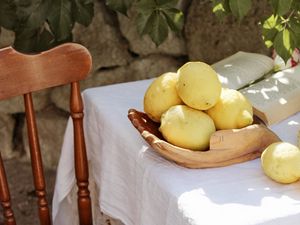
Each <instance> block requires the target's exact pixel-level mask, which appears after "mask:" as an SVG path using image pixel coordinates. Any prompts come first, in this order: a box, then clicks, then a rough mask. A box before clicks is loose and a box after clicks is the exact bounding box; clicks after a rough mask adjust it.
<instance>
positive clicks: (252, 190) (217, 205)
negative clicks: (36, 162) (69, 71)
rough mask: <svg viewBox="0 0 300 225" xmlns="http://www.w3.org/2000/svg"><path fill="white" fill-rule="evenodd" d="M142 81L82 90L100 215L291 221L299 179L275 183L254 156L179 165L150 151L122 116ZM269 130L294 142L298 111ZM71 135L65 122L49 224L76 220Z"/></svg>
mask: <svg viewBox="0 0 300 225" xmlns="http://www.w3.org/2000/svg"><path fill="white" fill-rule="evenodd" d="M150 82H151V80H143V81H137V82H129V83H122V84H116V85H111V86H105V87H99V88H91V89H87V90H85V91H84V92H83V98H84V104H85V135H86V145H87V150H88V152H87V153H88V159H89V162H90V176H91V179H92V180H93V182H92V186H91V192H92V197H94V196H97V197H94V198H93V200H95V201H96V202H97V203H99V205H100V208H101V210H102V211H103V212H104V213H106V214H108V215H110V216H112V217H115V218H118V219H120V220H122V221H123V223H124V224H125V225H219V224H225V225H227V224H228V225H235V224H236V225H246V224H247V225H250V224H251V225H253V224H264V225H271V224H273V225H299V223H300V182H296V183H294V184H289V185H283V184H278V183H276V182H274V181H272V180H270V179H269V178H268V177H266V176H265V175H264V174H263V171H262V169H261V166H260V159H256V160H252V161H249V162H245V163H240V164H235V165H232V166H227V167H222V168H212V169H187V168H183V167H180V166H178V165H176V164H175V163H173V162H170V161H167V160H165V159H164V158H162V157H161V156H160V155H158V154H157V153H156V152H154V151H153V150H152V149H151V147H149V146H148V144H147V143H146V142H145V141H144V140H143V139H142V138H141V137H140V136H139V133H138V132H137V131H136V130H135V129H134V128H133V126H132V125H131V123H130V121H129V120H128V119H127V111H128V109H129V108H135V109H138V110H142V104H143V95H144V93H145V90H146V89H147V87H148V85H149V84H150ZM271 129H272V130H273V131H274V132H276V133H277V134H278V135H279V136H280V137H281V138H282V140H284V141H288V142H290V143H293V144H296V142H297V132H298V130H300V113H298V114H296V115H293V116H291V117H290V118H288V119H286V120H284V121H283V122H281V123H280V124H277V125H273V126H272V127H271ZM72 140H73V139H72V124H71V123H70V121H69V123H68V126H67V129H66V133H65V138H64V144H63V148H62V153H61V158H60V162H59V166H58V173H57V180H56V186H55V193H54V198H53V219H54V224H55V225H61V224H64V225H65V224H72V225H73V224H78V222H77V215H76V199H74V198H75V197H74V195H72V192H73V191H72V190H73V189H74V187H75V175H74V170H73V161H72V160H73V144H72ZM94 193H98V195H94ZM95 198H96V199H95ZM97 214H99V209H95V208H94V215H97ZM95 224H97V222H96V223H95Z"/></svg>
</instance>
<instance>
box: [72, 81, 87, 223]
mask: <svg viewBox="0 0 300 225" xmlns="http://www.w3.org/2000/svg"><path fill="white" fill-rule="evenodd" d="M70 108H71V116H72V119H73V126H74V141H75V142H74V151H75V153H74V157H75V160H74V161H75V174H76V179H77V186H78V193H77V194H78V211H79V221H80V225H92V207H91V198H90V191H89V189H88V185H89V173H88V161H87V155H86V148H85V141H84V131H83V104H82V98H81V93H80V88H79V83H78V82H73V83H72V84H71V99H70Z"/></svg>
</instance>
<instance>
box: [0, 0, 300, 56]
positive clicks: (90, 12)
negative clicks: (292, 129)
mask: <svg viewBox="0 0 300 225" xmlns="http://www.w3.org/2000/svg"><path fill="white" fill-rule="evenodd" d="M93 1H94V0H0V27H4V28H6V29H8V30H12V31H14V32H15V34H16V38H15V42H14V47H15V48H16V49H18V50H19V51H23V52H38V51H42V50H45V49H49V48H51V47H53V46H55V45H57V44H60V43H63V42H67V41H71V40H72V29H73V27H74V24H75V23H80V24H82V25H84V26H88V25H89V24H90V23H91V21H92V18H93V16H94V9H93V8H94V6H93V5H94V4H93ZM105 1H106V4H107V5H108V6H109V7H110V8H111V9H113V10H115V11H117V12H120V13H122V14H124V15H127V12H128V10H129V8H133V9H134V10H136V12H137V17H136V21H135V22H136V26H137V30H138V32H139V33H140V34H141V35H149V36H150V38H151V39H152V40H153V42H154V43H155V44H156V45H160V44H161V43H163V42H164V41H165V40H166V38H167V37H168V33H169V31H173V32H176V33H178V34H180V33H181V31H182V28H183V24H184V15H183V12H182V11H181V10H180V9H178V7H177V5H178V1H179V0H105ZM198 1H201V0H198ZM264 1H267V2H268V3H269V5H270V6H271V7H272V9H273V11H272V13H271V15H269V17H268V18H267V19H264V20H263V21H262V22H261V28H262V34H263V37H262V38H263V40H264V42H265V44H266V46H267V47H273V48H274V49H275V50H276V52H277V53H278V54H279V55H280V56H281V57H282V58H283V59H284V60H285V61H287V60H288V59H289V58H290V56H291V54H292V52H293V50H294V49H295V48H300V1H299V0H264ZM211 3H212V11H213V12H214V13H215V14H216V16H217V17H219V18H223V17H224V16H227V15H230V14H231V15H233V16H234V17H236V18H238V20H240V21H241V20H242V19H243V17H244V16H246V15H247V13H248V12H249V10H250V9H251V8H252V6H253V2H252V0H211Z"/></svg>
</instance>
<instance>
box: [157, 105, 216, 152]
mask: <svg viewBox="0 0 300 225" xmlns="http://www.w3.org/2000/svg"><path fill="white" fill-rule="evenodd" d="M159 131H160V132H161V133H162V135H163V136H164V138H165V139H166V140H167V141H168V142H169V143H171V144H173V145H176V146H179V147H182V148H188V149H191V150H207V149H208V147H209V139H210V136H211V135H212V133H214V132H215V131H216V129H215V125H214V122H213V120H212V119H211V118H210V117H209V116H208V115H207V114H206V113H204V112H202V111H199V110H196V109H193V108H190V107H188V106H186V105H176V106H172V107H171V108H170V109H168V110H167V111H166V112H165V113H164V114H163V115H162V117H161V126H160V128H159Z"/></svg>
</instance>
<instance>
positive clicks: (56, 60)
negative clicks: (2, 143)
mask: <svg viewBox="0 0 300 225" xmlns="http://www.w3.org/2000/svg"><path fill="white" fill-rule="evenodd" d="M91 64H92V60H91V56H90V54H89V52H88V50H87V49H86V48H84V47H83V46H81V45H79V44H74V43H67V44H63V45H61V46H58V47H56V48H53V49H51V50H49V51H45V52H42V53H40V54H36V55H25V54H21V53H19V52H17V51H15V50H14V49H12V48H11V47H9V48H5V49H2V50H0V100H1V99H7V98H10V97H13V96H18V95H23V96H24V104H25V115H26V122H27V130H28V139H29V146H30V155H31V164H32V173H33V178H34V179H33V180H34V186H35V191H36V195H37V198H38V201H37V202H38V210H39V219H40V224H41V225H51V224H52V222H51V216H50V210H49V207H48V203H47V199H46V183H45V177H44V172H43V163H42V157H41V150H40V144H39V139H38V131H37V126H36V119H35V112H34V105H33V102H32V97H31V94H32V92H34V91H38V90H42V89H45V88H50V87H55V86H60V85H65V84H71V90H72V91H71V102H70V104H71V115H72V118H73V121H74V142H75V143H74V146H75V149H74V151H75V171H76V179H77V185H78V209H79V210H78V211H79V221H80V225H91V224H92V210H91V199H90V192H89V189H88V178H89V173H88V161H87V156H86V148H85V142H84V130H83V104H82V99H81V94H80V88H79V81H80V80H83V79H85V78H86V77H87V75H88V73H89V72H90V70H91ZM0 202H1V204H2V207H3V208H4V218H5V225H15V224H16V223H15V219H14V216H13V212H12V209H11V203H10V194H9V189H8V185H7V179H6V176H5V170H4V167H3V163H2V160H1V158H0Z"/></svg>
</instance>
